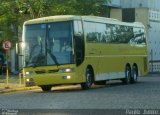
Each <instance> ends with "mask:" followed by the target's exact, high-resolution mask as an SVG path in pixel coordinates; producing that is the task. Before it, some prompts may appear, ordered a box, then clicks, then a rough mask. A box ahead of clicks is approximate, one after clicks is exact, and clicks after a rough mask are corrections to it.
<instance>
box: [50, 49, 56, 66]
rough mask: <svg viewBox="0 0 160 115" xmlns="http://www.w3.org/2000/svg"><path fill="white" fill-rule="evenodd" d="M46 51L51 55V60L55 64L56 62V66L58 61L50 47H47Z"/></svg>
mask: <svg viewBox="0 0 160 115" xmlns="http://www.w3.org/2000/svg"><path fill="white" fill-rule="evenodd" d="M47 51H48V53H49V55H50V56H51V58H52V60H53V61H54V62H55V64H56V65H57V66H59V63H58V61H57V58H56V56H55V55H54V54H52V52H51V50H50V49H47Z"/></svg>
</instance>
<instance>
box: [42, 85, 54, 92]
mask: <svg viewBox="0 0 160 115" xmlns="http://www.w3.org/2000/svg"><path fill="white" fill-rule="evenodd" d="M40 87H41V89H42V90H43V91H44V92H46V91H51V88H52V86H50V85H44V86H40Z"/></svg>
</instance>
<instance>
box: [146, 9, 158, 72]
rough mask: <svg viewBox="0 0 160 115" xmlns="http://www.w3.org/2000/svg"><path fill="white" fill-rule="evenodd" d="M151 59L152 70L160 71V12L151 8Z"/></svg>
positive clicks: (149, 38) (149, 39) (149, 41)
mask: <svg viewBox="0 0 160 115" xmlns="http://www.w3.org/2000/svg"><path fill="white" fill-rule="evenodd" d="M148 32H149V37H148V45H149V61H150V71H151V72H157V71H160V12H159V11H154V10H149V29H148Z"/></svg>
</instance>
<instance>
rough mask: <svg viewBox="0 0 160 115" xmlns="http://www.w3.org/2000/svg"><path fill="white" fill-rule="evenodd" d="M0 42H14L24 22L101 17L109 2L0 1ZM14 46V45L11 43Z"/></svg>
mask: <svg viewBox="0 0 160 115" xmlns="http://www.w3.org/2000/svg"><path fill="white" fill-rule="evenodd" d="M0 2H1V4H0V41H2V40H4V39H8V40H11V41H12V42H15V41H16V40H18V39H17V37H18V28H20V30H19V32H21V31H22V24H23V22H24V21H26V20H29V19H33V18H39V17H44V16H50V15H97V16H103V14H104V13H105V12H107V9H106V8H105V7H104V5H103V4H104V3H108V2H110V0H0ZM13 44H14V43H13Z"/></svg>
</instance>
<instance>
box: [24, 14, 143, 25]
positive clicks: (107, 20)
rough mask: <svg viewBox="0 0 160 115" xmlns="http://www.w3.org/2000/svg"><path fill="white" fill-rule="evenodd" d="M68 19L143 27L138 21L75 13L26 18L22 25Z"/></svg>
mask: <svg viewBox="0 0 160 115" xmlns="http://www.w3.org/2000/svg"><path fill="white" fill-rule="evenodd" d="M69 20H83V21H91V22H92V21H94V22H99V23H109V24H118V25H127V26H136V27H144V25H143V24H142V23H140V22H132V23H129V22H121V21H119V20H117V19H113V18H106V17H98V16H76V15H57V16H48V17H42V18H37V19H32V20H28V21H26V22H25V23H24V25H28V24H38V23H50V22H60V21H69Z"/></svg>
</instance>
